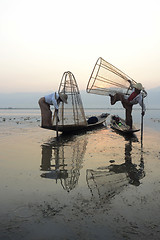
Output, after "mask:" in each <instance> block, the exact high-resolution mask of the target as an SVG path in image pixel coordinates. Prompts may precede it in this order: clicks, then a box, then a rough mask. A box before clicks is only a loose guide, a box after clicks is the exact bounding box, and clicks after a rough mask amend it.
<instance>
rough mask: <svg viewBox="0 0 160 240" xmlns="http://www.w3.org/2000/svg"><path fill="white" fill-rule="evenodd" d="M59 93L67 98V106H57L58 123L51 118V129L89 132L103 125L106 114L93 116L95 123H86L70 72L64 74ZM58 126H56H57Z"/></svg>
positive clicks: (77, 90) (74, 80)
mask: <svg viewBox="0 0 160 240" xmlns="http://www.w3.org/2000/svg"><path fill="white" fill-rule="evenodd" d="M59 92H61V93H65V94H67V96H68V99H67V102H68V103H67V104H64V103H63V102H62V103H61V104H60V105H59V113H58V117H59V122H58V124H56V116H55V114H54V117H53V126H52V129H53V130H56V129H58V131H60V132H67V133H69V132H73V131H80V130H91V129H92V128H95V127H98V126H101V125H103V123H104V122H105V120H106V118H107V117H108V115H109V114H108V113H105V114H101V115H100V116H95V117H96V121H95V122H92V123H90V124H89V123H88V119H86V116H85V113H84V109H83V104H82V100H81V95H80V91H79V88H78V85H77V82H76V79H75V77H74V75H73V74H72V73H71V72H65V73H64V74H63V76H62V80H61V83H60V86H59ZM57 125H58V126H57Z"/></svg>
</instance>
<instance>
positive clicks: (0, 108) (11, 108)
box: [0, 107, 160, 110]
mask: <svg viewBox="0 0 160 240" xmlns="http://www.w3.org/2000/svg"><path fill="white" fill-rule="evenodd" d="M26 109H27V110H34V109H35V110H40V108H38V107H32V108H27V107H24V108H18V107H8V108H7V107H4V108H2V107H0V110H26ZM84 109H105V110H106V109H109V110H110V109H111V110H112V109H114V110H123V108H105V107H86V108H85V107H84ZM134 110H140V108H134ZM147 110H160V108H147Z"/></svg>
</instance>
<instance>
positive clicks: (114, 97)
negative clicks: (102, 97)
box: [109, 93, 124, 105]
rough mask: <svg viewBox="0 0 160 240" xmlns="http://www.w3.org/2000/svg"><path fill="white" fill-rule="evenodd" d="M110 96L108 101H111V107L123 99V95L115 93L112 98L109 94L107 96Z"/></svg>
mask: <svg viewBox="0 0 160 240" xmlns="http://www.w3.org/2000/svg"><path fill="white" fill-rule="evenodd" d="M109 96H110V98H111V99H110V100H111V105H114V104H115V103H116V102H118V101H121V102H122V101H123V99H124V97H123V94H122V93H116V94H115V95H114V96H112V95H111V94H110V95H109Z"/></svg>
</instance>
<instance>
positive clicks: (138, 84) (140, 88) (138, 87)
mask: <svg viewBox="0 0 160 240" xmlns="http://www.w3.org/2000/svg"><path fill="white" fill-rule="evenodd" d="M133 87H134V88H135V89H136V90H138V91H141V90H143V89H144V88H143V86H142V84H141V83H136V84H133Z"/></svg>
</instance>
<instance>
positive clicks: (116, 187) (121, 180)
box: [86, 169, 128, 200]
mask: <svg viewBox="0 0 160 240" xmlns="http://www.w3.org/2000/svg"><path fill="white" fill-rule="evenodd" d="M86 180H87V184H88V187H89V188H90V191H91V193H92V196H93V197H94V198H96V199H97V200H98V199H100V200H102V199H104V200H105V199H110V198H112V197H113V196H115V195H116V194H119V193H120V192H121V191H122V189H123V188H124V186H126V185H127V184H128V180H127V176H126V174H125V173H118V174H115V173H113V172H109V171H107V170H106V171H98V170H97V171H94V170H90V169H87V172H86Z"/></svg>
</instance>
